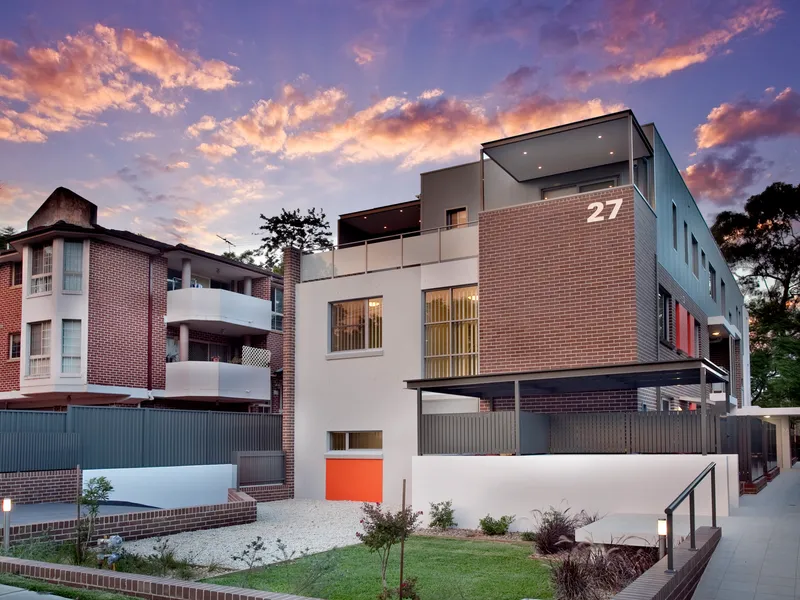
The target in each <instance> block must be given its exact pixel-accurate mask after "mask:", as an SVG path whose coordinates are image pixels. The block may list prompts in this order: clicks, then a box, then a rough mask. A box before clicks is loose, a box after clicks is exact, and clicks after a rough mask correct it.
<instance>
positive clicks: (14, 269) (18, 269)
mask: <svg viewBox="0 0 800 600" xmlns="http://www.w3.org/2000/svg"><path fill="white" fill-rule="evenodd" d="M10 285H11V287H16V286H19V285H22V263H21V262H15V263H11V282H10Z"/></svg>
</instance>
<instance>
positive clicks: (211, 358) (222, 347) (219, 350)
mask: <svg viewBox="0 0 800 600" xmlns="http://www.w3.org/2000/svg"><path fill="white" fill-rule="evenodd" d="M189 360H194V361H198V362H224V363H226V362H229V361H230V348H229V347H228V345H227V344H215V343H213V342H200V341H197V340H189Z"/></svg>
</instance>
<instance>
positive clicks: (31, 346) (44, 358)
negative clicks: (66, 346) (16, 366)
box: [28, 321, 50, 377]
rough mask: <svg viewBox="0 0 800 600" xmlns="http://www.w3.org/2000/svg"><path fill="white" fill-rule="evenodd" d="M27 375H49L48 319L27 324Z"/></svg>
mask: <svg viewBox="0 0 800 600" xmlns="http://www.w3.org/2000/svg"><path fill="white" fill-rule="evenodd" d="M28 375H30V376H31V377H47V376H48V375H50V321H41V322H39V323H31V324H30V325H28Z"/></svg>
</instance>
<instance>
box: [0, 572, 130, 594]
mask: <svg viewBox="0 0 800 600" xmlns="http://www.w3.org/2000/svg"><path fill="white" fill-rule="evenodd" d="M0 585H11V586H14V587H19V588H23V589H26V590H31V591H34V592H39V593H42V594H55V595H56V596H62V597H64V598H74V599H75V600H131V596H123V595H122V594H113V593H111V592H100V591H97V590H82V589H79V588H72V587H67V586H63V585H55V584H53V583H47V582H45V581H39V580H37V579H29V578H27V577H21V576H20V575H12V574H10V573H0Z"/></svg>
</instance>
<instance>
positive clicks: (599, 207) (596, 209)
mask: <svg viewBox="0 0 800 600" xmlns="http://www.w3.org/2000/svg"><path fill="white" fill-rule="evenodd" d="M607 206H613V208H612V209H611V213H610V214H609V215H608V216H606V215H605V214H603V213H604V212H607V211H606V210H605V208H606V207H607ZM621 206H622V198H617V199H616V200H606V202H605V204H603V203H602V202H592V203H591V204H590V205H589V206H588V207H587V208H586V210H591V211H593V212H592V214H591V215H589V218H588V219H586V222H587V223H597V222H598V221H605V220H606V219H608V220H609V221H610V220H612V219H616V218H617V213H618V212H619V209H620V207H621Z"/></svg>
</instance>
